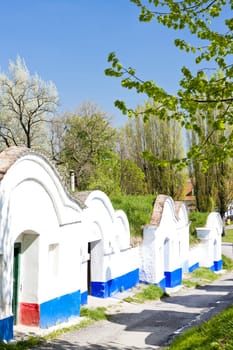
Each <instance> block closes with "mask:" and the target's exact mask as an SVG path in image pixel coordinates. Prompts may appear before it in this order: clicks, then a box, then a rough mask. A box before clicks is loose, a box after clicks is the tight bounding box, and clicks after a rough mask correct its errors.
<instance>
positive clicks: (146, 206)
mask: <svg viewBox="0 0 233 350" xmlns="http://www.w3.org/2000/svg"><path fill="white" fill-rule="evenodd" d="M110 199H111V201H112V205H113V207H114V208H115V209H122V210H123V211H124V212H125V214H126V215H127V217H128V220H129V226H130V233H131V236H132V237H142V233H143V226H144V225H145V224H148V223H149V222H150V218H151V214H152V210H153V204H154V200H155V196H154V195H139V196H136V195H135V196H134V195H128V196H125V195H118V196H112V197H111V198H110Z"/></svg>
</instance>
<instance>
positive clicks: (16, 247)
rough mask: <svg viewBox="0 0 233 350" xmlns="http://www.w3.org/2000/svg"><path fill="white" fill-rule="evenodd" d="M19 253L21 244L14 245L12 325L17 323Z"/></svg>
mask: <svg viewBox="0 0 233 350" xmlns="http://www.w3.org/2000/svg"><path fill="white" fill-rule="evenodd" d="M20 253H21V243H15V244H14V264H13V298H12V312H13V315H14V324H17V322H18V295H19V283H20V282H19V272H20Z"/></svg>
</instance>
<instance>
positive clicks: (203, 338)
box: [167, 306, 233, 350]
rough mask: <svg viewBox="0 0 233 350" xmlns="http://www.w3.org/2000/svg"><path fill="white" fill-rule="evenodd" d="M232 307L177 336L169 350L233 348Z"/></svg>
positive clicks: (219, 349) (226, 349) (220, 349)
mask: <svg viewBox="0 0 233 350" xmlns="http://www.w3.org/2000/svg"><path fill="white" fill-rule="evenodd" d="M232 320H233V307H232V306H231V307H229V308H228V309H226V310H225V311H223V312H221V313H220V314H218V315H217V316H215V317H213V318H212V319H210V320H209V321H207V322H204V323H203V324H202V325H200V326H197V327H194V328H191V329H189V330H188V331H187V332H185V333H184V334H183V335H180V336H178V337H177V338H176V339H175V340H174V341H173V342H172V344H171V345H170V347H168V348H167V349H169V350H212V349H213V350H214V349H216V350H230V349H233V321H232Z"/></svg>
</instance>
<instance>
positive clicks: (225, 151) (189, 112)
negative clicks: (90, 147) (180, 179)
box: [105, 0, 233, 167]
mask: <svg viewBox="0 0 233 350" xmlns="http://www.w3.org/2000/svg"><path fill="white" fill-rule="evenodd" d="M131 2H133V3H135V5H136V6H138V7H139V9H140V15H139V20H140V21H143V22H150V21H152V20H157V22H158V23H160V24H162V25H164V26H166V27H168V28H171V29H173V30H177V31H178V32H179V33H180V32H182V30H184V29H185V30H189V32H190V33H191V34H192V37H193V38H195V41H194V43H189V42H186V41H185V40H184V39H181V38H177V39H175V41H174V44H175V45H176V46H177V47H178V48H179V49H181V50H185V51H186V52H192V53H193V54H194V55H195V63H196V64H197V65H198V64H200V63H201V62H202V63H203V62H207V63H208V64H209V65H210V64H211V66H210V68H211V72H212V73H213V70H215V72H216V73H217V72H218V74H219V76H218V78H216V75H215V76H214V77H209V76H208V72H209V67H207V68H208V69H207V70H206V69H203V68H200V69H197V71H196V73H193V72H191V70H190V69H188V68H187V67H183V68H182V74H183V78H182V80H181V81H180V89H179V91H177V94H176V95H174V96H173V95H170V94H168V93H167V92H166V91H165V90H164V89H163V88H161V87H159V86H158V85H157V84H156V83H155V82H154V81H151V80H147V81H144V80H143V79H141V78H139V77H138V75H137V74H136V70H135V69H134V68H132V67H128V68H126V67H124V65H123V64H122V63H121V62H120V60H119V59H118V57H117V56H116V54H115V53H114V52H112V53H110V54H109V56H108V62H109V63H110V64H111V67H110V68H107V69H106V70H105V74H106V75H108V76H113V77H117V78H120V79H121V85H122V87H124V88H127V89H134V90H135V91H136V92H137V93H143V94H146V95H147V96H148V98H149V99H152V100H153V101H154V102H156V103H155V104H154V108H156V111H155V110H152V108H153V107H149V108H148V109H146V110H144V111H143V117H144V120H147V119H148V118H149V116H150V115H153V114H154V115H156V116H158V117H159V118H161V119H164V118H165V116H166V114H167V111H169V116H170V118H175V119H177V120H179V121H180V123H181V125H182V126H183V127H184V128H186V129H187V130H193V131H194V132H196V133H197V134H198V135H199V138H200V142H199V143H198V144H197V145H195V146H194V147H191V148H190V150H189V152H188V153H187V156H186V157H185V158H183V159H180V160H179V163H180V164H182V165H184V164H185V165H186V164H187V163H189V162H190V159H198V160H199V161H201V162H202V163H203V165H204V167H205V166H207V165H208V164H209V163H212V162H216V161H222V160H223V159H225V158H226V157H232V156H233V147H232V146H233V132H232V130H229V132H228V134H227V137H222V138H220V139H219V140H218V144H213V143H212V142H211V140H210V136H211V135H213V134H214V133H216V132H218V131H219V130H224V129H226V128H229V126H231V125H232V124H233V118H232V102H233V84H232V77H233V65H232V64H231V55H232V53H233V40H232V35H233V19H232V18H225V17H226V15H225V13H226V12H227V10H228V11H229V13H230V11H231V10H232V8H233V2H232V0H230V1H228V2H226V1H225V0H213V1H208V0H201V1H197V0H183V1H181V2H174V1H170V0H161V1H159V0H131ZM217 17H219V18H218V19H219V20H221V21H222V23H221V24H222V25H221V27H222V28H223V31H224V32H223V33H220V32H218V31H217V30H216V29H215V28H216V26H215V25H214V24H215V22H214V21H215V19H216V18H217ZM210 104H211V105H212V107H214V108H215V109H218V110H219V111H221V113H219V114H218V118H217V120H216V119H213V120H212V119H211V118H209V124H210V127H209V134H207V135H206V134H205V133H204V132H203V130H202V128H200V127H199V123H197V122H196V117H197V116H196V113H195V112H196V110H197V109H198V110H200V109H205V108H206V106H207V105H210ZM115 105H116V106H117V107H118V108H119V109H120V110H121V111H122V113H123V114H125V115H128V116H129V117H133V116H137V115H138V112H137V111H135V110H133V109H131V108H129V107H128V106H127V105H126V103H125V102H124V101H120V100H117V101H115ZM213 156H214V157H213Z"/></svg>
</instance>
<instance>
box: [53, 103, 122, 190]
mask: <svg viewBox="0 0 233 350" xmlns="http://www.w3.org/2000/svg"><path fill="white" fill-rule="evenodd" d="M57 122H58V123H59V121H57ZM60 122H61V123H62V124H63V128H62V127H57V129H56V130H57V131H58V132H59V133H61V142H60V143H59V145H58V144H56V147H54V149H57V150H56V151H54V153H55V152H56V157H55V159H56V160H57V161H58V162H59V163H60V164H63V165H64V166H65V168H66V169H70V170H73V171H74V172H75V175H76V186H77V189H78V190H83V189H86V188H87V186H88V182H89V179H90V177H91V176H92V175H93V174H94V173H95V171H96V167H97V164H98V163H99V162H101V161H102V160H103V159H108V158H109V153H111V151H112V149H113V148H114V137H115V130H114V129H113V128H112V127H111V125H110V122H109V120H108V118H107V115H106V114H105V113H103V112H102V111H101V110H100V109H99V107H98V106H96V105H95V104H93V103H85V104H83V105H82V106H80V108H79V109H78V110H77V112H76V113H75V114H72V115H66V116H65V117H64V118H62V119H61V120H60ZM60 126H61V125H60ZM53 132H54V134H55V130H53ZM58 138H59V137H58V136H53V139H54V140H57V139H58Z"/></svg>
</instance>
